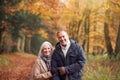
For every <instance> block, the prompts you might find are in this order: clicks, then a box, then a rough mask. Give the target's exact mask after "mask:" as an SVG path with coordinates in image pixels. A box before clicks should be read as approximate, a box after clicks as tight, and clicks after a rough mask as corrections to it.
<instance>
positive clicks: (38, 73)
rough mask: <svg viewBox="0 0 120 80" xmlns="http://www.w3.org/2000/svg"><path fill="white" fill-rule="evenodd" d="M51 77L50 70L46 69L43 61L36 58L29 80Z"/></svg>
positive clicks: (46, 79) (42, 79)
mask: <svg viewBox="0 0 120 80" xmlns="http://www.w3.org/2000/svg"><path fill="white" fill-rule="evenodd" d="M51 77H52V74H51V73H50V71H48V70H47V66H46V64H45V62H44V61H43V60H42V59H41V58H38V59H37V60H36V63H35V64H34V66H33V71H32V78H31V80H49V78H51Z"/></svg>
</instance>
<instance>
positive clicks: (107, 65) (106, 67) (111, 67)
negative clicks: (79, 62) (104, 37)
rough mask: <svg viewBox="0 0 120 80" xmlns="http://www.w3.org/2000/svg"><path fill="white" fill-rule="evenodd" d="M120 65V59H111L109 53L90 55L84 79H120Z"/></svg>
mask: <svg viewBox="0 0 120 80" xmlns="http://www.w3.org/2000/svg"><path fill="white" fill-rule="evenodd" d="M118 64H119V65H118ZM119 66H120V62H119V61H114V62H113V61H110V60H109V59H108V58H107V55H96V56H93V55H89V56H88V57H87V64H86V65H85V68H84V75H83V80H120V68H119Z"/></svg>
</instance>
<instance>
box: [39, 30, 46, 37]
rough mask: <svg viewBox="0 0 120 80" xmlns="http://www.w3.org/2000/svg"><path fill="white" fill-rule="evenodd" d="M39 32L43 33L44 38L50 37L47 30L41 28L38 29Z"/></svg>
mask: <svg viewBox="0 0 120 80" xmlns="http://www.w3.org/2000/svg"><path fill="white" fill-rule="evenodd" d="M38 33H39V34H41V35H42V36H43V37H44V38H48V34H47V32H45V30H43V29H40V30H39V31H38Z"/></svg>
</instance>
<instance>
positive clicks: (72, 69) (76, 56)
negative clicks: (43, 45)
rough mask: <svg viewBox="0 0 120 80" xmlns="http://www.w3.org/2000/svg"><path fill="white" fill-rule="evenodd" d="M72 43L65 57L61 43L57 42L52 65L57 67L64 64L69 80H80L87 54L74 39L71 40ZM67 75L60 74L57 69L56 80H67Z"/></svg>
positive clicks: (54, 77)
mask: <svg viewBox="0 0 120 80" xmlns="http://www.w3.org/2000/svg"><path fill="white" fill-rule="evenodd" d="M70 43H71V44H70V47H69V49H68V51H67V54H66V57H64V54H63V52H62V49H61V46H60V43H57V45H56V47H55V50H54V52H53V55H52V61H51V67H52V68H55V69H57V68H58V67H62V66H64V67H65V68H66V72H67V76H68V79H69V80H80V78H81V76H82V69H83V67H84V64H85V62H86V58H85V54H84V52H83V49H82V47H81V46H80V45H79V44H77V43H76V42H75V41H74V40H70ZM65 77H66V74H65V75H60V74H59V71H57V70H56V72H55V73H54V74H53V79H54V80H65Z"/></svg>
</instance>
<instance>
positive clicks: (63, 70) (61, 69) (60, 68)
mask: <svg viewBox="0 0 120 80" xmlns="http://www.w3.org/2000/svg"><path fill="white" fill-rule="evenodd" d="M58 71H59V73H60V75H64V74H66V69H65V67H59V68H58Z"/></svg>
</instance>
